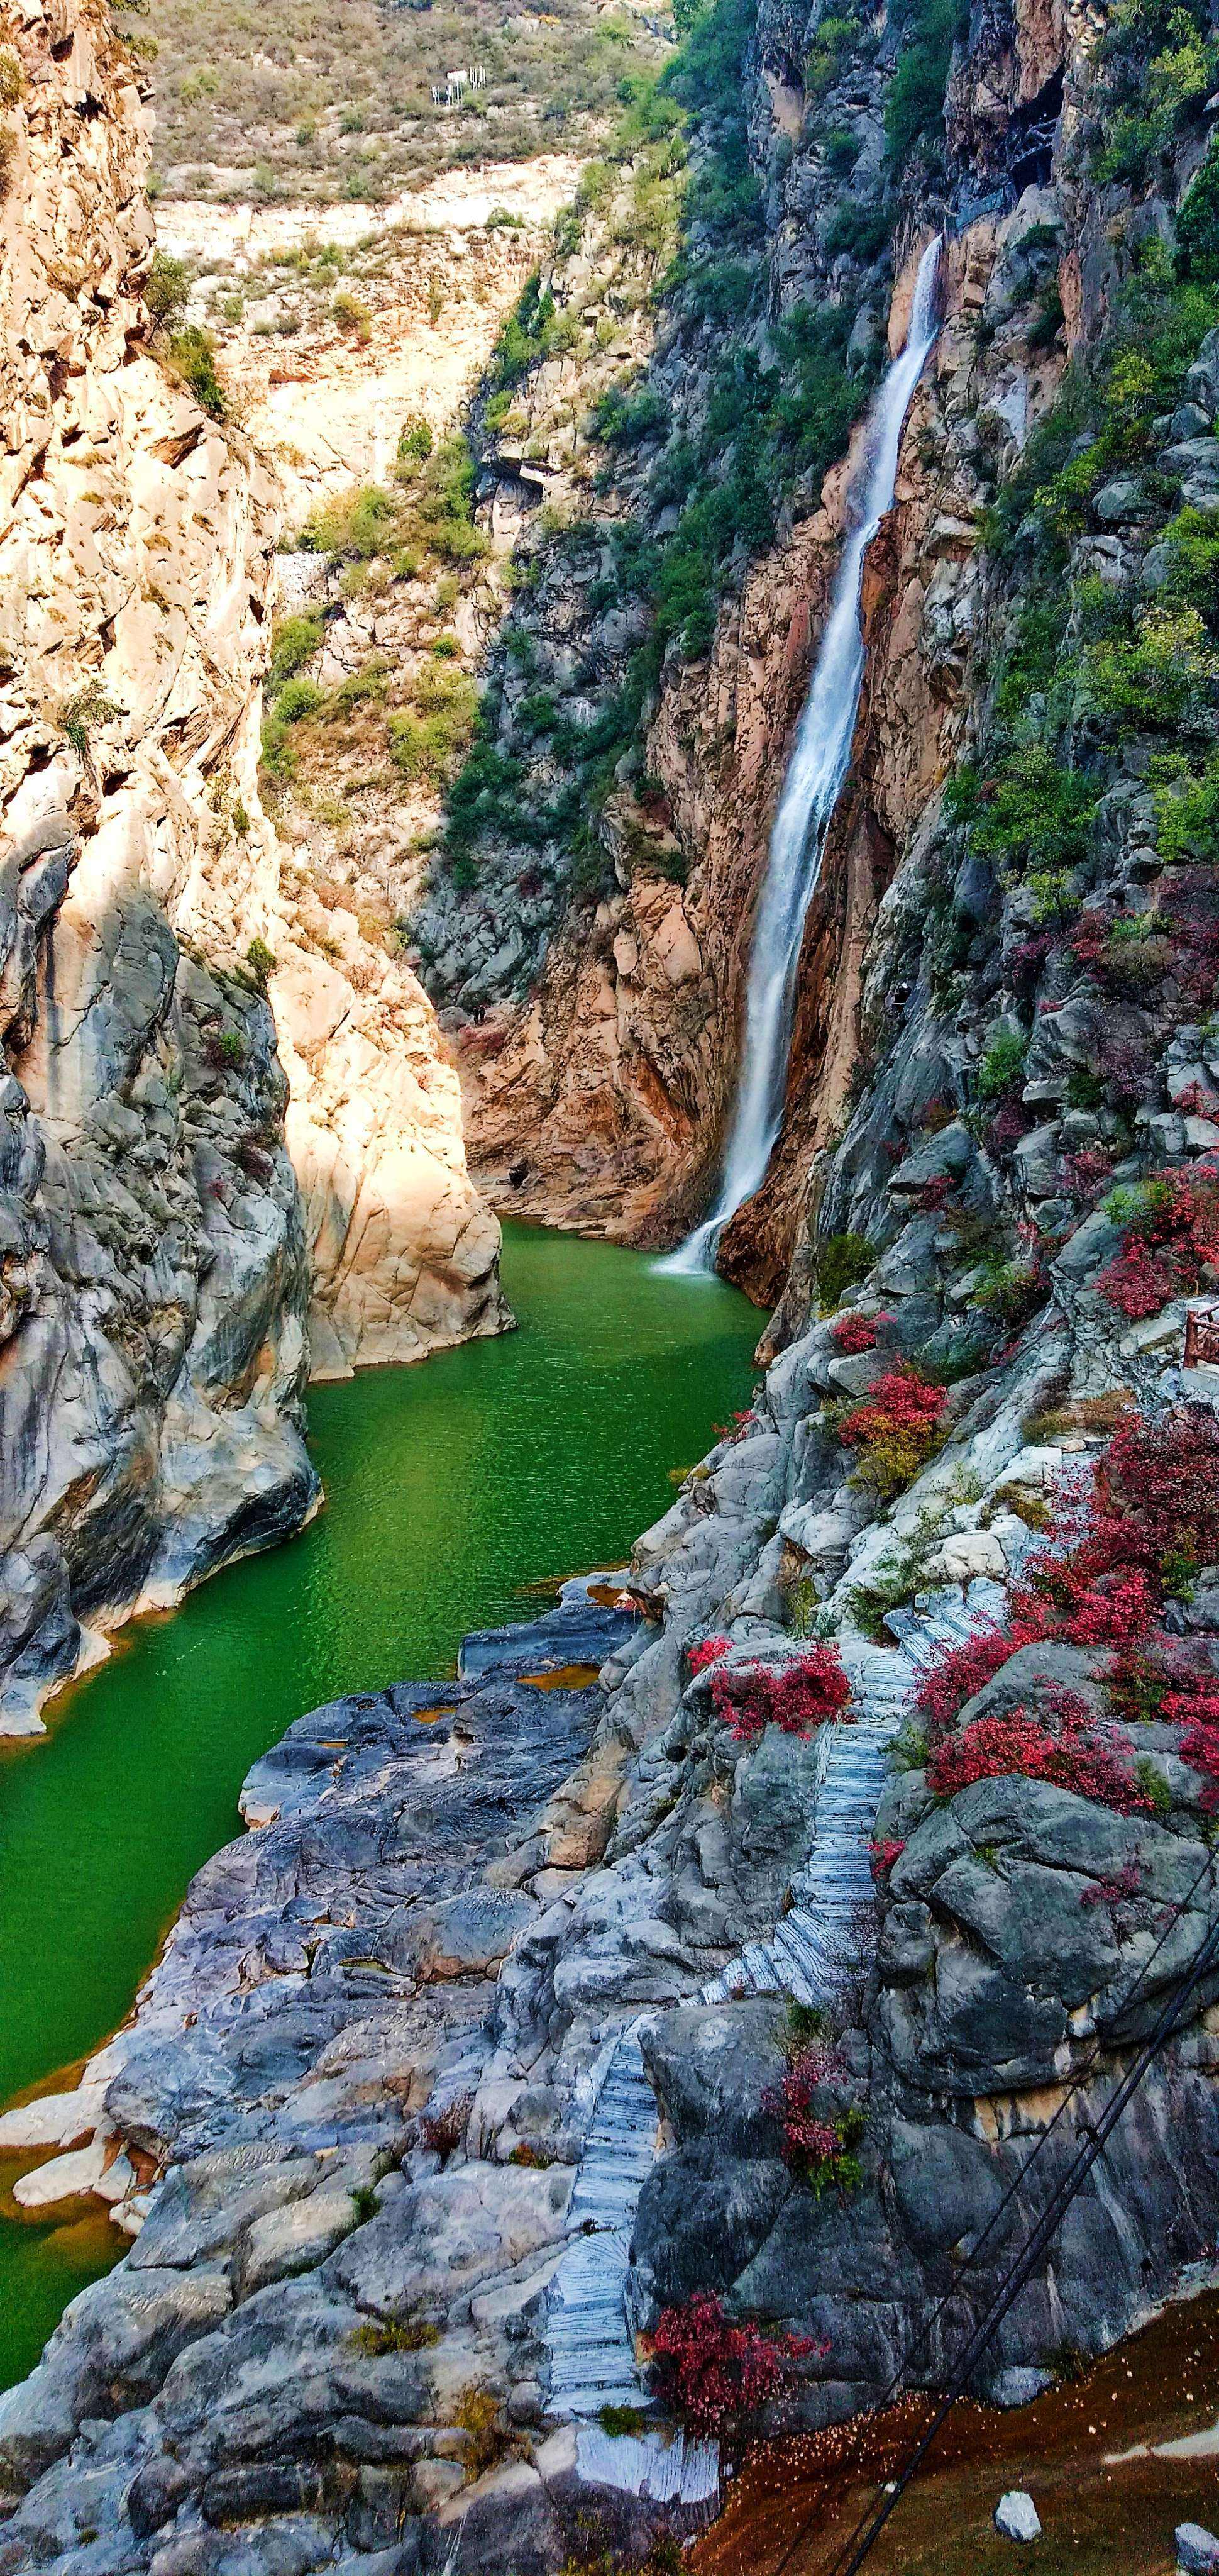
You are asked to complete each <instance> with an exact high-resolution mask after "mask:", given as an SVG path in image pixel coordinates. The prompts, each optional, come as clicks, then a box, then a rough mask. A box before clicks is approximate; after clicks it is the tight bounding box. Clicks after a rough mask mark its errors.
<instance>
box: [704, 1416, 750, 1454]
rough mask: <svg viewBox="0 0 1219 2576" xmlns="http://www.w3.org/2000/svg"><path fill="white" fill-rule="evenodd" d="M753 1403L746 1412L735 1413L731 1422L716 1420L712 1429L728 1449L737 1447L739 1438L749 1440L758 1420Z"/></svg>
mask: <svg viewBox="0 0 1219 2576" xmlns="http://www.w3.org/2000/svg"><path fill="white" fill-rule="evenodd" d="M757 1418H758V1417H757V1415H756V1413H755V1412H754V1410H753V1407H752V1405H751V1406H750V1407H749V1410H748V1411H747V1412H746V1413H734V1414H733V1417H732V1420H731V1422H715V1423H713V1424H712V1426H711V1427H712V1429H713V1431H714V1433H715V1436H716V1438H717V1440H722V1441H723V1443H724V1446H725V1448H726V1449H735V1447H736V1444H737V1442H738V1440H747V1439H748V1437H749V1434H750V1432H751V1431H752V1429H753V1426H754V1424H755V1422H756V1421H757Z"/></svg>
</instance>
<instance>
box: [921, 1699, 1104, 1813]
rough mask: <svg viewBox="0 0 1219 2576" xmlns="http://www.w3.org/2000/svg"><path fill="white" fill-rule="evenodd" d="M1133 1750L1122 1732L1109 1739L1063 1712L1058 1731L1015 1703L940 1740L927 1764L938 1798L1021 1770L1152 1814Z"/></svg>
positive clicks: (1082, 1793)
mask: <svg viewBox="0 0 1219 2576" xmlns="http://www.w3.org/2000/svg"><path fill="white" fill-rule="evenodd" d="M1123 1755H1125V1756H1126V1757H1127V1758H1126V1759H1125V1760H1123V1758H1122V1756H1123ZM1129 1755H1130V1745H1129V1742H1128V1740H1127V1739H1126V1738H1125V1737H1123V1736H1119V1735H1117V1734H1116V1733H1115V1734H1113V1735H1112V1736H1110V1737H1109V1738H1108V1739H1106V1738H1105V1737H1102V1736H1100V1735H1098V1734H1096V1733H1095V1732H1091V1733H1090V1732H1088V1730H1087V1729H1086V1728H1085V1727H1084V1726H1083V1725H1081V1724H1080V1723H1079V1721H1078V1719H1077V1718H1075V1717H1073V1716H1072V1717H1071V1718H1063V1717H1060V1719H1059V1723H1058V1728H1057V1731H1056V1732H1055V1731H1052V1730H1051V1728H1050V1727H1048V1726H1043V1725H1042V1724H1041V1723H1040V1722H1039V1721H1038V1719H1037V1718H1035V1717H1032V1716H1030V1714H1029V1712H1028V1710H1027V1709H1024V1708H1014V1709H1012V1710H1011V1711H1010V1713H1009V1714H1008V1715H1007V1716H1006V1717H977V1718H975V1719H974V1721H973V1723H972V1725H970V1726H966V1727H963V1728H962V1730H961V1732H960V1734H959V1735H954V1736H950V1737H948V1738H946V1739H945V1741H944V1742H943V1743H942V1744H939V1745H937V1747H936V1749H935V1751H934V1753H933V1754H932V1756H931V1759H930V1761H929V1762H928V1765H927V1785H928V1788H930V1789H933V1790H934V1791H935V1794H936V1796H937V1797H941V1798H952V1797H955V1796H956V1793H957V1791H958V1790H959V1789H968V1788H969V1787H971V1785H972V1783H973V1782H974V1781H975V1780H994V1779H1001V1778H1005V1777H1006V1776H1007V1774H1008V1773H1009V1772H1013V1771H1019V1772H1022V1773H1023V1775H1024V1777H1025V1778H1026V1779H1027V1780H1049V1781H1051V1782H1052V1783H1053V1785H1054V1787H1055V1788H1058V1789H1073V1790H1074V1792H1075V1795H1076V1797H1077V1798H1091V1799H1093V1800H1094V1801H1095V1802H1096V1804H1097V1805H1098V1806H1104V1807H1116V1809H1117V1811H1118V1813H1119V1815H1134V1814H1136V1813H1138V1812H1143V1813H1147V1812H1148V1811H1149V1810H1150V1806H1151V1801H1150V1799H1149V1797H1148V1796H1147V1793H1146V1791H1145V1790H1143V1789H1140V1787H1139V1785H1138V1782H1137V1780H1136V1779H1135V1776H1134V1773H1133V1771H1132V1770H1131V1768H1130V1762H1129Z"/></svg>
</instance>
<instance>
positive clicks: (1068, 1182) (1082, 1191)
mask: <svg viewBox="0 0 1219 2576" xmlns="http://www.w3.org/2000/svg"><path fill="white" fill-rule="evenodd" d="M1109 1170H1110V1165H1109V1157H1108V1155H1107V1154H1102V1153H1100V1152H1099V1151H1098V1149H1097V1147H1096V1146H1095V1145H1085V1146H1083V1147H1082V1148H1081V1150H1080V1152H1079V1153H1078V1154H1064V1155H1063V1158H1062V1161H1061V1163H1060V1164H1059V1166H1058V1178H1059V1183H1060V1186H1061V1188H1062V1192H1063V1195H1064V1197H1065V1198H1069V1199H1074V1200H1075V1201H1076V1203H1077V1204H1078V1205H1079V1206H1084V1207H1090V1206H1091V1205H1092V1203H1093V1201H1094V1200H1095V1199H1098V1198H1099V1197H1100V1194H1101V1191H1102V1190H1103V1188H1104V1186H1105V1183H1106V1181H1107V1180H1108V1178H1109Z"/></svg>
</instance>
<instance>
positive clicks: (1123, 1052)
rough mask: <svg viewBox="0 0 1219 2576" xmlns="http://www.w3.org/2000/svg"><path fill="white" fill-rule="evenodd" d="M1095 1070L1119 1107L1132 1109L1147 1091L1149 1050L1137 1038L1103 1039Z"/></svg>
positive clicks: (1099, 1045)
mask: <svg viewBox="0 0 1219 2576" xmlns="http://www.w3.org/2000/svg"><path fill="white" fill-rule="evenodd" d="M1096 1070H1097V1072H1098V1074H1099V1075H1100V1077H1101V1080H1102V1082H1103V1083H1104V1084H1105V1085H1106V1087H1107V1089H1108V1090H1110V1091H1111V1092H1112V1094H1113V1097H1114V1099H1115V1101H1116V1102H1117V1103H1118V1105H1119V1107H1125V1108H1130V1107H1131V1106H1132V1105H1133V1103H1134V1102H1135V1101H1137V1100H1141V1099H1142V1097H1143V1094H1144V1092H1145V1091H1146V1089H1147V1080H1148V1074H1149V1070H1150V1065H1149V1059H1148V1054H1147V1050H1146V1048H1145V1047H1144V1046H1141V1045H1140V1044H1139V1041H1138V1039H1137V1038H1117V1037H1106V1036H1102V1037H1101V1039H1100V1041H1099V1044H1098V1046H1097V1049H1096Z"/></svg>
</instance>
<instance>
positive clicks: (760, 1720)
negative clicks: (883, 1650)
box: [711, 1645, 851, 1744]
mask: <svg viewBox="0 0 1219 2576" xmlns="http://www.w3.org/2000/svg"><path fill="white" fill-rule="evenodd" d="M850 1696H851V1685H850V1683H849V1681H848V1680H847V1677H846V1674H845V1672H844V1671H843V1669H842V1657H841V1656H840V1654H839V1652H838V1649H837V1647H836V1646H828V1645H827V1646H810V1647H809V1649H808V1652H807V1653H806V1654H803V1655H801V1656H800V1657H799V1658H798V1660H796V1661H793V1662H792V1663H789V1664H736V1665H734V1666H733V1669H732V1671H731V1672H727V1673H716V1675H715V1677H714V1679H713V1681H712V1684H711V1701H712V1706H713V1707H714V1709H715V1713H716V1716H717V1717H720V1718H723V1719H724V1720H725V1721H726V1722H727V1724H728V1725H729V1726H730V1727H731V1729H732V1732H733V1734H734V1735H735V1737H736V1739H737V1742H738V1743H739V1744H753V1743H756V1741H757V1738H758V1737H759V1736H760V1735H761V1734H762V1733H763V1732H764V1730H765V1729H766V1727H768V1726H779V1727H782V1729H783V1732H784V1734H785V1735H805V1736H807V1735H813V1734H815V1732H816V1730H817V1728H818V1727H819V1726H824V1724H825V1722H826V1719H827V1718H832V1717H840V1716H841V1714H842V1712H843V1710H844V1709H845V1708H846V1707H847V1705H848V1702H849V1700H850Z"/></svg>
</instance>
